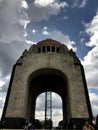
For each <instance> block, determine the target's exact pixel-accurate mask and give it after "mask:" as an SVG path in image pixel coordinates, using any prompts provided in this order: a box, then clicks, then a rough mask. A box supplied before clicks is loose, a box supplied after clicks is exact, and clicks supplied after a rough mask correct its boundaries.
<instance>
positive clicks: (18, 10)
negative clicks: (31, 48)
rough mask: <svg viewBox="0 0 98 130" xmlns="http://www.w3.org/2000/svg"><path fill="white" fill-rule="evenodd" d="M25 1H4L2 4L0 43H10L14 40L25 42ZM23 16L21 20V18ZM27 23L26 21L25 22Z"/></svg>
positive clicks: (0, 7) (0, 6)
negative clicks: (23, 5)
mask: <svg viewBox="0 0 98 130" xmlns="http://www.w3.org/2000/svg"><path fill="white" fill-rule="evenodd" d="M23 1H24V0H22V1H20V0H15V1H13V0H2V1H1V2H0V41H1V42H6V43H9V42H11V41H12V40H16V39H18V40H20V41H23V26H22V25H21V24H20V23H21V22H22V23H23V16H24V13H23V12H24V9H23V8H22V7H21V5H22V2H23ZM20 15H21V18H20ZM25 21H26V20H25Z"/></svg>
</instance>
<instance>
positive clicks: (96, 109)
mask: <svg viewBox="0 0 98 130" xmlns="http://www.w3.org/2000/svg"><path fill="white" fill-rule="evenodd" d="M89 96H90V101H91V105H92V111H93V115H94V116H96V115H97V114H98V95H97V94H96V93H93V92H90V93H89Z"/></svg>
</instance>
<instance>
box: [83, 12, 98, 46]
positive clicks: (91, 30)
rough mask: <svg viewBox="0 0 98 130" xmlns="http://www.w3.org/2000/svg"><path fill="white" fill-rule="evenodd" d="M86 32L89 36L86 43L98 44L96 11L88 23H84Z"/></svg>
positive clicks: (97, 15)
mask: <svg viewBox="0 0 98 130" xmlns="http://www.w3.org/2000/svg"><path fill="white" fill-rule="evenodd" d="M84 26H85V27H86V33H87V34H88V35H89V36H90V41H89V42H88V43H86V45H87V46H90V47H92V46H98V12H97V13H96V15H95V16H94V17H93V19H92V21H91V22H90V23H86V24H84Z"/></svg>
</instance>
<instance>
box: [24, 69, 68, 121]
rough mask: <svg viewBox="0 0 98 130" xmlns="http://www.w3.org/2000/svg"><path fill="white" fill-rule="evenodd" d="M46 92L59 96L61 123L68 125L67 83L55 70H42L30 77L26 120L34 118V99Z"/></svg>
mask: <svg viewBox="0 0 98 130" xmlns="http://www.w3.org/2000/svg"><path fill="white" fill-rule="evenodd" d="M46 91H51V92H55V93H57V94H59V95H60V97H61V99H62V111H63V121H64V123H68V120H69V118H70V106H69V104H70V103H69V94H68V81H67V78H66V76H65V75H64V74H63V73H62V72H60V71H58V70H55V69H42V70H38V71H36V72H34V73H32V74H31V75H30V77H29V94H28V105H27V106H28V107H27V116H26V117H27V120H28V119H30V118H32V117H35V107H36V99H37V97H38V96H39V95H40V94H41V93H43V92H46Z"/></svg>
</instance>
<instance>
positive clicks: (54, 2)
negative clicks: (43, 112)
mask: <svg viewBox="0 0 98 130" xmlns="http://www.w3.org/2000/svg"><path fill="white" fill-rule="evenodd" d="M64 7H68V4H67V3H66V2H60V1H59V0H47V1H45V0H35V1H34V2H33V1H32V2H30V3H28V8H29V9H28V17H29V19H30V20H31V21H33V22H36V21H42V20H47V19H49V18H50V17H51V16H53V15H57V14H58V13H59V12H60V11H61V9H62V8H64ZM35 12H36V13H35Z"/></svg>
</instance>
